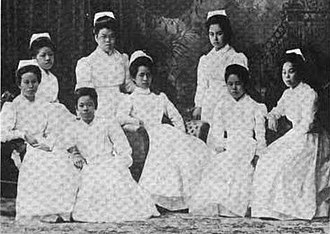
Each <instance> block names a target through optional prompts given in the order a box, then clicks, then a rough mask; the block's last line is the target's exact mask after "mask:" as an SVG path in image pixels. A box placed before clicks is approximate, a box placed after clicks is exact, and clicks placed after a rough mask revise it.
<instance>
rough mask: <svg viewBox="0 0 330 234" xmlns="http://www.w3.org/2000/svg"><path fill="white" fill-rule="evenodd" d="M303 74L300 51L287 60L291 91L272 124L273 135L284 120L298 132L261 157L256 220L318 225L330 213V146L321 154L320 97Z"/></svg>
mask: <svg viewBox="0 0 330 234" xmlns="http://www.w3.org/2000/svg"><path fill="white" fill-rule="evenodd" d="M303 69H304V60H303V57H302V54H301V51H300V50H299V49H297V50H294V51H293V52H292V53H288V54H286V56H285V58H284V60H283V66H282V79H283V82H284V83H285V85H286V86H287V87H288V89H286V90H285V91H284V93H283V95H282V97H281V98H280V100H279V101H278V103H277V106H276V107H275V108H273V110H272V111H271V112H270V113H269V114H268V115H267V118H268V125H269V127H270V128H271V129H273V130H276V127H277V126H276V125H277V121H276V120H277V119H279V118H280V117H281V116H286V117H287V118H288V119H289V120H290V121H291V122H292V125H293V127H292V129H291V130H289V131H288V132H287V133H286V134H285V135H284V136H282V137H281V138H279V139H278V140H276V141H275V142H273V143H272V144H271V145H269V146H268V147H267V150H266V151H265V153H264V154H263V155H262V156H261V157H260V160H259V162H258V166H257V168H256V172H255V175H254V196H253V203H252V207H251V208H252V216H254V217H267V218H275V219H312V218H313V217H314V216H315V215H316V214H318V215H322V214H323V215H326V216H327V215H328V212H329V203H328V202H329V201H328V202H326V199H329V198H330V196H329V191H330V189H329V187H330V185H329V178H330V177H329V176H330V168H329V165H330V164H329V162H330V161H329V160H330V159H329V146H327V147H326V148H324V149H322V150H318V144H319V143H320V142H321V138H320V136H321V134H318V133H316V132H314V131H311V129H312V125H313V122H314V118H315V113H316V109H317V108H316V105H317V93H316V92H315V91H314V90H313V89H312V88H311V87H310V86H309V85H308V84H306V83H304V82H303V74H304V72H303ZM323 137H326V135H323ZM322 209H323V211H322Z"/></svg>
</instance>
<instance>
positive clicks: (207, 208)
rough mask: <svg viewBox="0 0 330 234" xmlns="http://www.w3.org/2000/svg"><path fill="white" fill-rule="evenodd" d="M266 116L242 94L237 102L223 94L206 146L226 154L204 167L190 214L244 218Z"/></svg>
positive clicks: (263, 107)
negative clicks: (253, 163)
mask: <svg viewBox="0 0 330 234" xmlns="http://www.w3.org/2000/svg"><path fill="white" fill-rule="evenodd" d="M266 113H267V109H266V107H265V105H263V104H259V103H257V102H255V101H254V100H253V99H252V98H250V96H248V95H246V94H245V96H243V97H242V98H241V99H240V100H239V101H236V100H235V99H234V98H232V97H231V96H230V95H226V96H224V98H223V99H222V100H221V102H220V103H219V104H218V105H217V107H216V110H215V112H214V124H213V126H212V127H211V129H210V137H209V138H208V145H209V146H210V147H211V148H212V149H216V148H217V147H224V148H225V149H226V151H224V152H222V153H219V154H217V155H216V156H215V157H213V158H212V160H211V161H210V163H209V165H208V166H207V167H206V168H205V170H204V172H203V178H202V182H201V184H200V185H199V186H198V187H197V189H196V190H195V191H196V192H195V193H194V195H193V198H192V200H191V203H190V207H189V210H190V212H191V213H194V214H203V215H228V216H243V217H244V215H245V213H246V211H247V208H248V205H249V202H250V199H251V197H250V195H251V189H252V176H253V167H252V165H251V160H252V159H253V157H254V155H256V154H260V153H261V152H262V151H263V149H264V148H265V147H266V141H265V115H266ZM225 132H226V135H227V137H226V138H225V137H224V133H225Z"/></svg>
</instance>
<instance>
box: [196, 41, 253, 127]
mask: <svg viewBox="0 0 330 234" xmlns="http://www.w3.org/2000/svg"><path fill="white" fill-rule="evenodd" d="M231 64H239V65H242V66H244V67H246V68H247V66H248V64H247V58H246V57H245V55H244V54H243V53H237V52H236V51H235V50H234V48H233V47H231V46H230V45H228V44H227V45H226V46H224V47H223V48H222V49H220V50H219V51H216V50H215V49H214V48H213V49H212V50H211V51H210V52H209V53H208V54H207V55H203V56H202V57H201V58H200V60H199V64H198V68H197V90H196V95H195V105H196V107H202V120H203V121H206V122H209V123H211V121H212V118H213V111H214V108H215V107H216V104H217V103H218V102H219V100H220V99H221V96H222V95H223V94H224V93H226V92H227V88H226V82H225V70H226V67H227V66H228V65H231Z"/></svg>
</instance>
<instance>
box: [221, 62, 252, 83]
mask: <svg viewBox="0 0 330 234" xmlns="http://www.w3.org/2000/svg"><path fill="white" fill-rule="evenodd" d="M230 75H237V77H238V78H239V79H240V81H241V82H242V83H243V85H244V88H246V87H247V85H248V82H249V71H248V70H247V69H246V68H245V67H243V66H242V65H238V64H231V65H229V66H227V67H226V71H225V81H226V83H227V81H228V77H229V76H230Z"/></svg>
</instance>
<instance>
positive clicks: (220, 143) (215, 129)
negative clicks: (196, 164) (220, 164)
mask: <svg viewBox="0 0 330 234" xmlns="http://www.w3.org/2000/svg"><path fill="white" fill-rule="evenodd" d="M221 108H222V104H221V102H220V103H219V104H218V105H217V106H216V108H215V110H214V114H213V121H212V123H213V124H212V127H211V129H210V133H209V137H208V138H207V144H208V145H209V147H211V148H212V149H213V150H215V149H216V148H218V147H223V148H226V139H225V137H224V133H225V129H224V121H223V117H222V115H221Z"/></svg>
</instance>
